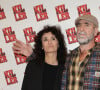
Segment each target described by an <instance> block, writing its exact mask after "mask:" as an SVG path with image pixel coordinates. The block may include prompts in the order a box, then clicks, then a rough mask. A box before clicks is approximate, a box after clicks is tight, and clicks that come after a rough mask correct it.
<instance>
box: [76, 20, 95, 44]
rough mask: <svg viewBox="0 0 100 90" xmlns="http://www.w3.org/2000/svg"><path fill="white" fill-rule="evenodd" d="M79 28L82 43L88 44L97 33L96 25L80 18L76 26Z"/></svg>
mask: <svg viewBox="0 0 100 90" xmlns="http://www.w3.org/2000/svg"><path fill="white" fill-rule="evenodd" d="M76 28H77V40H78V42H79V43H80V44H88V43H89V42H91V41H92V40H93V39H94V36H95V35H96V34H95V33H96V32H95V31H96V30H95V26H94V24H93V23H91V22H89V21H86V20H80V21H79V23H78V24H77V26H76Z"/></svg>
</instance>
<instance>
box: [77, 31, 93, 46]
mask: <svg viewBox="0 0 100 90" xmlns="http://www.w3.org/2000/svg"><path fill="white" fill-rule="evenodd" d="M81 34H83V35H85V36H87V34H86V33H85V32H80V33H78V35H81ZM78 35H77V40H78V42H79V43H80V44H81V45H84V44H88V43H89V42H90V41H91V40H93V38H94V32H92V33H91V35H89V36H87V38H85V39H84V37H78Z"/></svg>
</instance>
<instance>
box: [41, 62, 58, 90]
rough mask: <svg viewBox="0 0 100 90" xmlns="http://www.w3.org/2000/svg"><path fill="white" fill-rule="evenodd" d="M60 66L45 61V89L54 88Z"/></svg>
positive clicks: (50, 89)
mask: <svg viewBox="0 0 100 90" xmlns="http://www.w3.org/2000/svg"><path fill="white" fill-rule="evenodd" d="M58 68H59V66H58V65H50V64H47V63H44V70H43V79H42V80H43V81H42V82H43V83H42V87H43V90H53V89H54V85H55V80H56V75H57V71H58Z"/></svg>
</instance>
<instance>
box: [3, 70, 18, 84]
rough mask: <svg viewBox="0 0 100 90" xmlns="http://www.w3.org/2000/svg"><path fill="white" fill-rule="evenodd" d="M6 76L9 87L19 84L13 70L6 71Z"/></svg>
mask: <svg viewBox="0 0 100 90" xmlns="http://www.w3.org/2000/svg"><path fill="white" fill-rule="evenodd" d="M4 75H5V79H6V82H7V85H11V84H15V83H17V82H18V81H17V77H16V74H14V73H13V70H8V71H5V72H4Z"/></svg>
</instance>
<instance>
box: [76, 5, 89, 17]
mask: <svg viewBox="0 0 100 90" xmlns="http://www.w3.org/2000/svg"><path fill="white" fill-rule="evenodd" d="M77 10H78V14H79V16H82V15H85V14H90V15H91V12H90V9H87V4H84V5H81V6H78V7H77Z"/></svg>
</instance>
